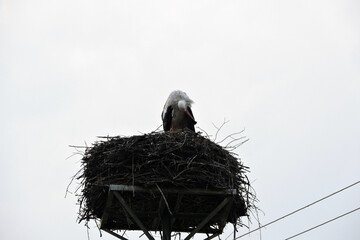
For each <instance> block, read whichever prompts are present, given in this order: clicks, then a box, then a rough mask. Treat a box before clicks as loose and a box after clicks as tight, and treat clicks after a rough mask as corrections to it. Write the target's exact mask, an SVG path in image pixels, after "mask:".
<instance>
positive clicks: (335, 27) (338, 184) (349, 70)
mask: <svg viewBox="0 0 360 240" xmlns="http://www.w3.org/2000/svg"><path fill="white" fill-rule="evenodd" d="M176 89H181V90H184V91H185V92H187V93H188V95H189V96H190V97H191V98H192V99H193V100H194V101H195V104H194V105H193V113H194V115H195V118H196V120H197V122H198V126H199V127H201V128H202V129H204V130H206V131H207V132H208V133H209V134H214V133H215V132H216V131H215V130H216V129H215V128H214V127H213V125H212V123H214V124H216V125H220V124H221V123H222V122H223V120H224V119H226V120H230V121H229V123H227V124H226V125H225V126H224V128H223V130H222V131H221V134H222V136H226V135H228V134H230V133H234V132H237V131H240V130H242V129H245V131H244V135H246V136H247V137H248V138H250V141H249V142H247V143H246V144H244V145H243V146H241V147H240V148H238V149H237V150H236V152H237V153H238V154H239V156H240V157H241V159H242V161H243V163H244V164H245V165H246V166H248V167H250V170H251V173H250V174H249V177H250V180H251V181H252V182H253V183H252V185H253V187H254V189H255V190H256V192H257V197H258V199H259V203H258V207H260V208H261V209H262V211H263V212H264V213H265V214H262V213H259V217H260V221H261V223H262V224H266V223H268V222H270V221H272V220H274V219H276V218H278V217H281V216H283V215H285V214H287V213H289V212H291V211H293V210H296V209H298V208H300V207H303V206H305V205H307V204H309V203H311V202H313V201H315V200H318V199H320V198H322V197H324V196H326V195H327V194H330V193H332V192H335V191H337V190H339V189H340V188H343V187H345V186H347V185H350V184H352V183H354V182H356V181H358V180H360V127H359V124H360V2H359V1H356V0H347V1H346V0H312V1H304V0H301V1H300V0H299V1H289V0H282V1H281V0H280V1H265V0H261V1H260V0H259V1H250V0H238V1H209V0H207V1H134V0H132V1H123V0H105V1H89V0H87V1H80V0H71V1H69V0H62V1H55V0H46V1H45V0H43V1H40V0H32V1H26V0H22V1H21V0H0V109H1V118H0V132H1V137H0V189H1V200H0V214H1V220H0V238H1V239H6V240H20V239H21V240H22V239H28V240H33V239H34V240H35V239H36V240H43V239H44V240H45V239H78V240H81V239H84V240H85V239H87V231H86V227H84V226H83V224H77V222H76V220H77V211H78V206H77V205H76V201H77V199H76V197H75V196H74V195H68V196H67V198H64V195H65V190H66V187H67V184H68V183H69V181H70V178H71V176H72V175H74V174H75V173H76V172H77V171H78V170H79V168H80V159H81V157H80V156H74V157H71V158H69V159H66V158H67V157H69V156H71V155H72V153H73V152H74V150H73V149H71V148H69V147H68V145H85V142H86V144H88V145H90V144H91V143H93V142H94V141H95V140H96V136H103V135H119V134H121V135H128V136H130V135H136V134H140V133H148V132H151V131H153V130H155V129H156V128H157V127H158V126H160V124H161V119H160V114H161V111H162V107H163V104H164V103H165V100H166V99H167V97H168V95H169V93H170V92H171V91H172V90H176ZM75 187H76V184H75V186H72V190H74V188H75ZM358 207H360V184H358V185H356V186H354V187H352V188H350V189H348V190H346V191H344V192H342V193H339V194H337V195H335V196H333V197H331V198H330V199H327V200H324V201H322V202H321V203H318V204H317V205H315V206H312V207H310V208H308V209H306V210H304V211H301V212H299V213H298V214H296V215H293V216H291V217H288V218H286V219H284V220H282V221H280V222H277V223H275V224H273V225H270V226H268V227H267V228H266V229H263V230H262V232H261V237H262V239H263V240H272V239H285V238H287V237H290V236H292V235H295V234H297V233H299V232H301V231H304V230H306V229H308V228H311V227H313V226H315V225H317V224H320V223H322V222H325V221H327V220H329V219H331V218H334V217H337V216H339V215H341V214H343V213H346V212H348V211H351V210H353V209H355V208H358ZM244 221H245V223H247V220H246V219H244ZM359 222H360V211H357V212H354V213H352V214H350V215H347V216H345V217H343V218H341V219H338V220H336V221H334V222H332V223H329V224H327V225H325V226H323V227H320V228H317V229H315V230H313V231H311V232H308V233H306V234H303V235H301V236H299V237H297V238H296V239H328V240H337V239H360V228H359ZM256 227H257V222H256V221H255V219H253V224H252V225H250V228H251V229H254V228H256ZM231 231H232V226H228V227H227V228H226V230H225V233H224V234H223V235H222V239H225V238H226V236H227V235H228V234H230V233H231ZM247 231H248V230H247V229H246V228H241V229H239V233H238V235H240V234H243V233H246V232H247ZM89 234H90V239H92V240H96V239H104V240H107V239H115V238H114V237H112V236H110V235H108V234H107V233H104V235H103V237H102V238H100V236H99V232H98V230H97V229H96V227H94V225H92V226H91V229H90V231H89ZM138 235H139V234H136V233H135V234H133V233H128V235H127V236H128V237H129V238H132V239H134V236H138ZM200 236H201V235H200ZM135 239H137V237H136V238H135ZM141 239H145V237H142V238H141ZM195 239H203V236H201V237H196V238H195ZM243 239H251V240H252V239H260V234H259V232H256V233H253V234H251V235H250V237H245V238H243Z"/></svg>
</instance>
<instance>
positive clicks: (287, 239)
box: [285, 207, 360, 240]
mask: <svg viewBox="0 0 360 240" xmlns="http://www.w3.org/2000/svg"><path fill="white" fill-rule="evenodd" d="M357 210H360V207H358V208H355V209H354V210H351V211H350V212H347V213H344V214H342V215H340V216H337V217H335V218H333V219H330V220H328V221H326V222H323V223H321V224H319V225H316V226H314V227H312V228H309V229H307V230H305V231H302V232H300V233H298V234H295V235H293V236H291V237H288V238H286V239H285V240H289V239H292V238H294V237H297V236H299V235H301V234H304V233H306V232H310V231H311V230H314V229H315V228H318V227H321V226H323V225H325V224H328V223H330V222H332V221H335V220H336V219H339V218H342V217H344V216H346V215H348V214H350V213H353V212H356V211H357Z"/></svg>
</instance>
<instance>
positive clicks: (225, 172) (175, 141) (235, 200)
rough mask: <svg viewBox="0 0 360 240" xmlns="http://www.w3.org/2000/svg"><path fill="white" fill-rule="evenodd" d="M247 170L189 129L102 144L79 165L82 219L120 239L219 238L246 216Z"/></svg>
mask: <svg viewBox="0 0 360 240" xmlns="http://www.w3.org/2000/svg"><path fill="white" fill-rule="evenodd" d="M246 172H247V167H245V166H243V165H242V163H241V162H240V160H239V159H238V158H236V157H235V156H234V154H232V153H230V152H229V151H227V150H226V149H224V148H223V147H221V146H219V145H217V144H215V143H214V142H212V141H211V140H209V139H208V138H205V137H203V136H201V135H200V134H197V133H193V132H190V131H184V132H175V133H170V132H165V133H164V132H162V133H150V134H144V135H139V136H132V137H106V138H102V140H100V141H98V142H96V143H95V144H94V145H93V146H92V147H88V148H87V149H86V151H85V154H84V157H83V159H82V174H81V175H80V176H79V177H78V178H79V179H81V180H82V187H83V188H82V192H81V194H80V195H79V204H80V211H79V221H80V222H81V221H83V220H85V221H89V220H91V219H100V220H101V224H100V229H102V230H104V231H107V232H109V233H110V234H112V235H114V236H116V237H118V238H120V239H125V238H124V237H122V236H120V235H119V234H117V233H116V232H114V230H141V231H144V233H145V235H146V236H147V237H148V238H149V239H153V237H152V236H151V234H150V233H149V232H150V231H161V232H162V233H163V239H170V233H171V232H188V233H189V235H188V237H187V238H185V239H190V238H191V237H192V236H193V235H194V234H196V233H207V234H211V235H212V237H215V236H217V235H219V234H221V233H222V231H223V228H224V227H225V225H226V224H227V223H232V224H236V223H237V222H238V221H239V219H240V217H242V216H247V212H248V210H249V208H250V207H251V206H250V205H251V204H250V201H251V194H250V192H249V189H250V184H249V181H248V179H247V177H246ZM209 239H210V238H209Z"/></svg>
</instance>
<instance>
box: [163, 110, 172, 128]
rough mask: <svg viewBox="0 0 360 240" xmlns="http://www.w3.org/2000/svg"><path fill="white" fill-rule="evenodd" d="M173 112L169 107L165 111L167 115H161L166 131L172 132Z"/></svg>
mask: <svg viewBox="0 0 360 240" xmlns="http://www.w3.org/2000/svg"><path fill="white" fill-rule="evenodd" d="M172 111H173V108H172V106H169V107H168V108H167V109H166V110H165V114H164V113H162V114H161V117H162V121H163V128H164V131H170V128H171V122H172Z"/></svg>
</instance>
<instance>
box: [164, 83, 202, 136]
mask: <svg viewBox="0 0 360 240" xmlns="http://www.w3.org/2000/svg"><path fill="white" fill-rule="evenodd" d="M192 103H193V100H191V99H190V98H189V96H188V95H187V94H186V93H185V92H183V91H180V90H177V91H173V92H172V93H170V95H169V97H168V99H167V101H166V103H165V105H164V110H163V112H162V114H161V118H162V121H163V127H164V131H170V130H171V131H176V130H182V129H185V128H188V129H190V130H191V131H193V132H195V128H194V125H195V124H196V121H195V119H194V115H193V113H192V111H191V104H192Z"/></svg>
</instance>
